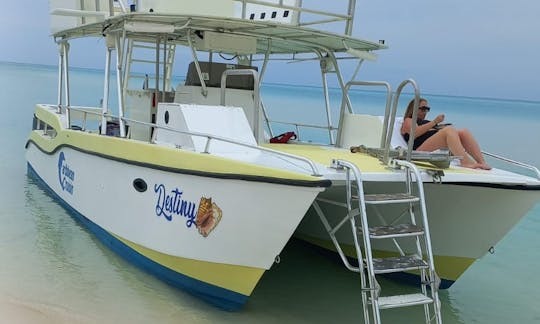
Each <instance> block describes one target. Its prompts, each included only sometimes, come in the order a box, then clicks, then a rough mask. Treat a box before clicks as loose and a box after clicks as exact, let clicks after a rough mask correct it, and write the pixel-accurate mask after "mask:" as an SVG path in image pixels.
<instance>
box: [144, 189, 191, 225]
mask: <svg viewBox="0 0 540 324" xmlns="http://www.w3.org/2000/svg"><path fill="white" fill-rule="evenodd" d="M154 192H155V193H156V194H157V201H156V215H157V216H164V217H165V218H166V219H167V220H168V221H172V217H173V215H178V216H184V217H186V218H187V221H186V226H187V227H191V225H193V223H195V206H196V205H197V204H196V203H194V202H191V201H187V200H184V199H182V194H183V191H180V189H178V188H175V189H174V190H171V191H170V192H167V189H165V185H163V184H160V185H158V184H156V185H154Z"/></svg>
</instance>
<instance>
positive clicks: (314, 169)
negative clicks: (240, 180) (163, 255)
mask: <svg viewBox="0 0 540 324" xmlns="http://www.w3.org/2000/svg"><path fill="white" fill-rule="evenodd" d="M51 107H54V108H55V109H56V106H52V105H51ZM65 108H66V110H74V111H78V112H82V113H83V116H84V120H83V123H84V125H86V116H87V115H88V114H90V115H96V116H100V117H105V118H113V119H114V118H116V119H119V120H120V119H121V120H123V121H124V122H130V123H133V124H138V125H143V126H147V127H151V128H153V129H156V128H157V129H164V130H167V131H171V132H175V133H179V134H185V135H192V136H199V137H205V138H206V139H207V142H206V145H205V149H204V152H201V153H210V152H209V147H210V142H211V141H212V140H218V141H222V142H226V143H231V144H235V145H239V146H244V147H248V148H251V149H255V150H259V151H262V152H267V153H272V154H276V155H279V156H284V157H288V158H291V159H294V160H298V161H301V162H304V163H306V164H308V165H309V167H310V168H311V171H312V173H311V175H312V176H315V177H320V176H321V174H320V173H319V170H318V169H317V166H316V165H315V162H313V161H311V160H310V159H308V158H305V157H303V156H297V155H294V154H289V153H285V152H280V151H276V150H272V149H269V148H266V147H261V146H257V145H252V144H249V143H244V142H240V141H235V140H231V139H228V138H225V137H221V136H216V135H211V134H206V133H200V132H193V131H182V130H179V129H175V128H172V127H168V126H161V125H157V124H154V123H147V122H143V121H139V120H135V119H130V118H127V117H121V118H119V117H117V116H113V115H109V114H103V113H102V112H94V111H90V110H88V109H96V108H95V107H65ZM154 134H155V132H154ZM150 143H152V144H155V141H154V139H153V138H152V139H151V140H150ZM287 162H289V163H291V164H292V162H291V161H287Z"/></svg>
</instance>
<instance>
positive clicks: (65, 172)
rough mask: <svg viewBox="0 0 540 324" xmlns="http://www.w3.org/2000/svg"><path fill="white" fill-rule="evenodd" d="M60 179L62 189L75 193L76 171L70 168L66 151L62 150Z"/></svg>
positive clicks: (59, 167) (59, 166) (59, 165)
mask: <svg viewBox="0 0 540 324" xmlns="http://www.w3.org/2000/svg"><path fill="white" fill-rule="evenodd" d="M58 181H60V187H62V190H64V191H67V192H69V193H70V194H71V195H73V183H74V182H75V171H73V170H71V169H70V168H69V165H68V164H67V162H66V156H65V155H64V152H60V156H59V157H58Z"/></svg>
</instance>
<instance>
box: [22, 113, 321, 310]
mask: <svg viewBox="0 0 540 324" xmlns="http://www.w3.org/2000/svg"><path fill="white" fill-rule="evenodd" d="M54 109H55V108H54V107H50V106H49V107H47V106H38V108H37V109H36V116H37V117H36V118H37V119H38V120H39V122H40V123H46V124H48V125H49V126H52V128H54V129H55V131H54V132H51V131H50V130H51V128H49V129H48V130H47V128H45V129H36V130H34V131H33V132H32V133H31V135H30V138H29V140H28V143H27V145H26V148H27V153H26V156H27V161H28V171H29V174H30V175H31V176H33V177H34V178H36V179H38V180H39V181H40V182H41V183H42V184H44V185H45V187H46V188H48V189H49V190H50V192H51V193H52V194H53V196H54V197H55V198H56V199H57V200H59V201H60V202H61V203H62V205H64V206H65V207H66V209H67V210H68V211H69V212H71V214H73V215H74V216H75V217H76V218H77V219H79V220H80V221H81V222H82V223H84V224H85V225H87V226H88V228H89V229H90V230H92V231H93V232H94V233H95V234H96V235H97V236H98V237H99V238H100V239H101V240H102V241H103V242H104V243H105V244H106V245H109V246H110V247H112V248H113V250H116V251H117V252H119V253H120V254H121V255H122V256H123V257H125V258H127V259H129V260H131V261H133V262H134V263H136V264H138V265H140V266H141V267H142V268H143V269H145V270H148V271H150V272H152V273H154V274H157V275H158V276H159V277H160V278H162V279H164V280H165V281H167V282H169V283H171V284H173V285H176V286H180V287H183V288H185V289H187V290H188V291H191V292H192V293H194V294H196V295H198V296H200V297H202V298H204V299H206V300H208V301H210V302H212V303H214V304H216V305H218V306H221V307H223V308H226V309H236V308H238V307H240V306H241V305H242V304H244V303H245V301H246V300H247V297H248V296H249V295H250V294H251V292H252V290H253V289H254V287H255V285H256V284H257V282H258V280H259V279H260V277H261V276H262V275H263V273H264V272H265V271H266V270H267V269H269V268H270V267H271V265H272V264H273V262H274V259H275V257H276V256H277V255H279V253H280V252H281V250H282V249H283V247H284V246H285V244H286V243H287V241H288V240H289V238H290V237H291V235H292V234H293V232H294V230H295V228H296V227H297V225H298V223H299V222H300V220H301V219H302V217H303V216H304V214H305V213H306V211H307V209H308V208H309V206H310V205H311V203H312V201H313V200H314V198H315V197H316V195H317V194H318V193H319V192H320V191H321V190H323V189H324V186H325V185H326V186H327V185H329V182H328V181H324V180H321V179H320V178H317V177H312V176H306V175H302V174H295V173H293V172H286V171H280V170H273V169H271V168H268V167H262V166H258V165H253V164H249V163H243V162H239V161H232V160H228V159H225V158H220V157H217V156H215V155H211V154H201V153H195V152H192V151H186V150H179V149H176V148H170V147H163V146H159V145H152V144H148V143H143V142H139V141H129V140H126V139H121V138H116V137H110V136H101V135H98V134H92V133H88V132H83V131H80V130H66V129H62V126H61V125H62V122H61V119H62V118H63V115H59V114H56V113H55V112H54ZM37 128H40V127H37ZM283 202H286V203H283Z"/></svg>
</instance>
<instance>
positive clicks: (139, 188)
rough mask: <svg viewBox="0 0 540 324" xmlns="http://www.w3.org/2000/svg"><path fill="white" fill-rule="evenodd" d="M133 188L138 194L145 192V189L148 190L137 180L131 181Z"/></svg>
mask: <svg viewBox="0 0 540 324" xmlns="http://www.w3.org/2000/svg"><path fill="white" fill-rule="evenodd" d="M133 188H135V190H137V191H138V192H145V191H146V189H148V185H147V184H146V181H144V180H143V179H141V178H137V179H135V180H133Z"/></svg>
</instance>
